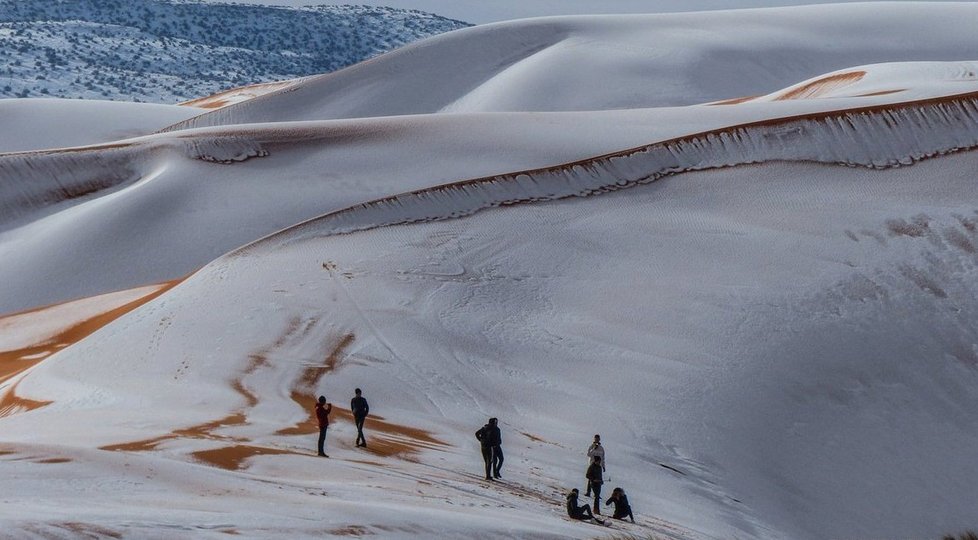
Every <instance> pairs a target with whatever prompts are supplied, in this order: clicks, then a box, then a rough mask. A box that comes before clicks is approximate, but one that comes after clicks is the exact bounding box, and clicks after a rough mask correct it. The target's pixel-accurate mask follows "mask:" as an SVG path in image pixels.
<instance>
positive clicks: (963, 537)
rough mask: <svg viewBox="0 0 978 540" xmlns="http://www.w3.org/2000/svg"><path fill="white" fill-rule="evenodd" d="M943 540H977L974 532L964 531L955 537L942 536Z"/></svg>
mask: <svg viewBox="0 0 978 540" xmlns="http://www.w3.org/2000/svg"><path fill="white" fill-rule="evenodd" d="M943 540H978V534H976V533H975V532H974V531H965V532H963V533H961V534H959V535H957V536H954V535H953V534H946V535H944V538H943Z"/></svg>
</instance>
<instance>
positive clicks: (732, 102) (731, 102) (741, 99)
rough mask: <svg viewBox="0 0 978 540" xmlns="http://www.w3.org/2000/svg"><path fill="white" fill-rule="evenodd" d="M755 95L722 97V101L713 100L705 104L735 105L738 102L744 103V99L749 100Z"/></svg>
mask: <svg viewBox="0 0 978 540" xmlns="http://www.w3.org/2000/svg"><path fill="white" fill-rule="evenodd" d="M756 97H757V96H742V97H738V98H731V99H724V100H722V101H714V102H712V103H707V105H736V104H738V103H744V102H745V101H750V100H752V99H754V98H756Z"/></svg>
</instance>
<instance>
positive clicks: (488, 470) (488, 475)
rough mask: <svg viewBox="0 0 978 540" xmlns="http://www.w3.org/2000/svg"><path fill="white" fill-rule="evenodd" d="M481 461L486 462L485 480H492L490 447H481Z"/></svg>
mask: <svg viewBox="0 0 978 540" xmlns="http://www.w3.org/2000/svg"><path fill="white" fill-rule="evenodd" d="M482 460H483V461H485V462H486V480H489V479H491V478H492V447H491V446H483V447H482Z"/></svg>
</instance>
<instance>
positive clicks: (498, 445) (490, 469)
mask: <svg viewBox="0 0 978 540" xmlns="http://www.w3.org/2000/svg"><path fill="white" fill-rule="evenodd" d="M498 423H499V421H498V420H497V419H496V418H490V419H489V423H488V424H486V425H484V426H482V428H480V429H479V431H476V432H475V438H476V439H479V443H480V444H482V459H483V460H484V461H485V462H486V480H492V479H493V477H495V478H502V477H501V476H500V474H499V470H500V469H501V468H502V466H503V447H502V444H503V436H502V433H500V431H499V426H498V425H497V424H498Z"/></svg>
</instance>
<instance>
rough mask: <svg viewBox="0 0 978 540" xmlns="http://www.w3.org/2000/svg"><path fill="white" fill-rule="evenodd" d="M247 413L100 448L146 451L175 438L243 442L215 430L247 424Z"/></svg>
mask: <svg viewBox="0 0 978 540" xmlns="http://www.w3.org/2000/svg"><path fill="white" fill-rule="evenodd" d="M246 423H247V422H246V420H245V414H244V413H243V412H237V413H234V414H232V415H229V416H225V417H224V418H221V419H220V420H214V421H213V422H207V423H205V424H198V425H196V426H190V427H188V428H183V429H177V430H174V431H172V432H171V433H168V434H166V435H161V436H159V437H154V438H152V439H144V440H141V441H133V442H127V443H121V444H109V445H106V446H100V447H99V450H109V451H122V452H146V451H149V450H155V449H156V447H157V446H159V445H160V444H161V443H163V442H166V441H171V440H174V439H180V438H185V439H213V440H218V441H233V442H241V441H243V440H244V439H241V438H237V437H227V436H224V435H216V434H214V433H213V432H214V431H216V430H218V429H220V428H224V427H229V426H240V425H244V424H246Z"/></svg>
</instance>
